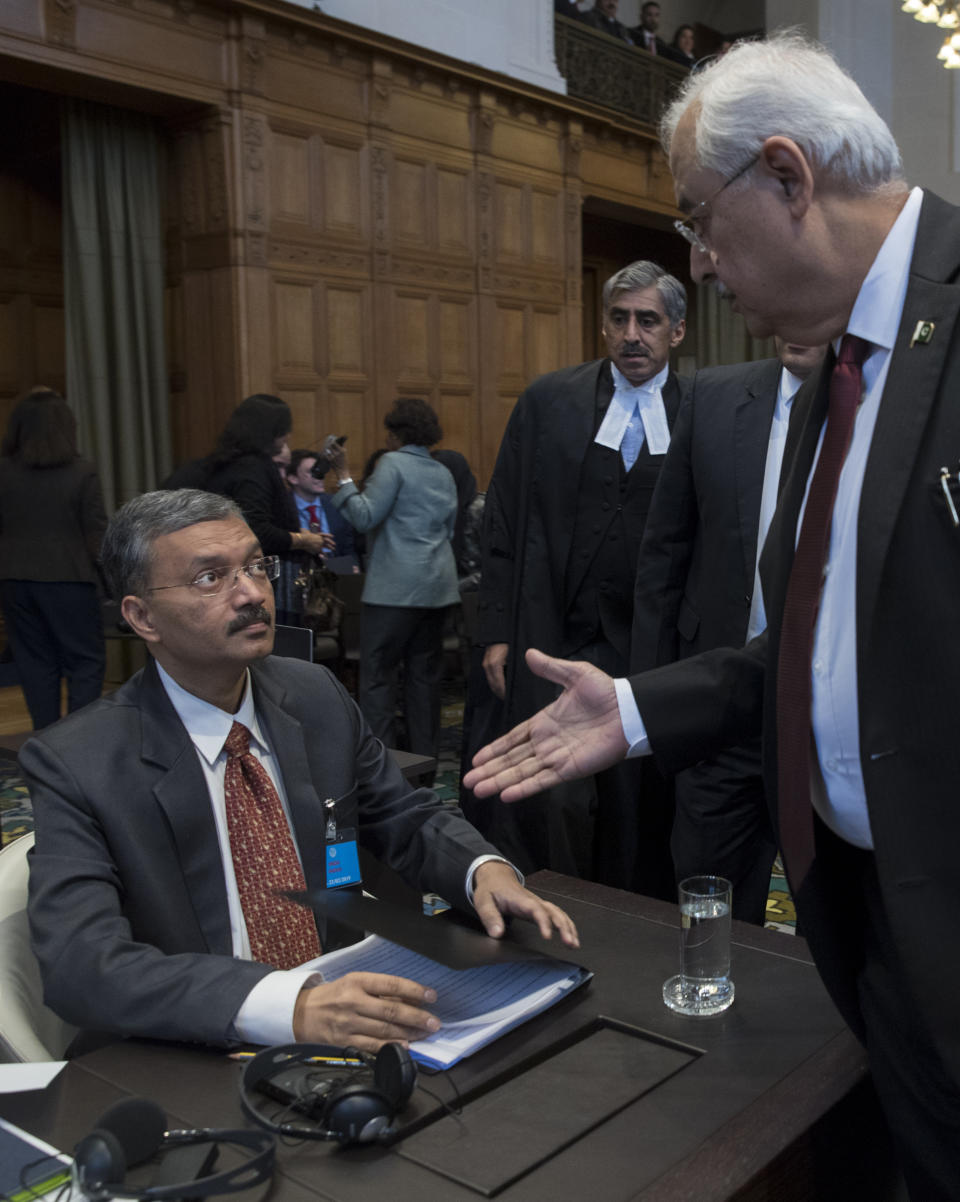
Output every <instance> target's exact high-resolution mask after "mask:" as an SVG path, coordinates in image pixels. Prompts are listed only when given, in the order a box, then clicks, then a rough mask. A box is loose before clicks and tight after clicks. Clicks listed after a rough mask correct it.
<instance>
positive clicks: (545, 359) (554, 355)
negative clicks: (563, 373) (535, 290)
mask: <svg viewBox="0 0 960 1202" xmlns="http://www.w3.org/2000/svg"><path fill="white" fill-rule="evenodd" d="M562 326H563V315H562V313H561V312H560V311H559V310H555V311H552V312H548V311H544V310H542V309H535V310H534V311H533V312H532V313H531V314H530V320H529V328H530V340H529V342H530V347H531V354H530V361H529V364H528V366H529V371H530V377H531V379H533V378H535V377H536V376H542V375H543V374H544V373H545V372H548V371H555V370H556V368H557V364H558V363H559V362H560V361H561V357H562V348H563V328H562Z"/></svg>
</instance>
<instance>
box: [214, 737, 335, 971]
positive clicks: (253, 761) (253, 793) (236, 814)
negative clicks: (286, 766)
mask: <svg viewBox="0 0 960 1202" xmlns="http://www.w3.org/2000/svg"><path fill="white" fill-rule="evenodd" d="M224 748H225V749H226V752H227V763H226V768H225V771H224V779H223V792H224V797H225V799H226V803H227V830H228V831H229V834H230V852H231V855H232V856H233V870H234V873H235V875H236V878H237V891H238V893H239V894H240V905H241V907H242V908H243V920H244V922H245V923H246V926H247V937H248V939H249V940H250V954H251V955H252V956H253V958H254V960H259V961H260V963H261V964H272V965H273V967H274V968H296V967H297V965H298V964H303V962H304V961H305V960H311V959H313V957H314V956H319V955H320V939H319V937H318V935H317V925H316V923H315V922H314V920H313V915H312V914H311V913H310V911H309V910H308V909H306V907H304V906H298V905H297V904H296V903H295V902H291V901H288V900H287V899H286V898H285V897H278V896H277V892H276V891H277V890H284V889H295V890H303V889H304V888H306V885H305V882H304V879H303V869H302V868H301V867H300V861H299V860H298V859H297V852H296V848H295V847H294V846H293V838H292V836H291V834H290V827H289V826H288V825H287V817H286V815H285V814H284V812H283V806H282V805H281V803H280V796H279V794H278V793H277V790H276V789H275V788H274V784H273V781H272V780H271V779H270V777H269V775H268V773H267V770H266V768H264V766H263V765H262V764H261V763H260V761H259V760H258V759H257V757H256V756H255V755H253V754H251V752H250V732H249V731H248V730H247V728H246V727H245V726H241V724H240V723H239V722H234V724H233V726H231V728H230V733H229V734H228V735H227V741H226V743H224Z"/></svg>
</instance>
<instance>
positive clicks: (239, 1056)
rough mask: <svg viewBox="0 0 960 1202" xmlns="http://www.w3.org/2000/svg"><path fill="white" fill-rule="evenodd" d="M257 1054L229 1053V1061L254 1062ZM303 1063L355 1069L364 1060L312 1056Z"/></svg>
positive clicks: (347, 1057)
mask: <svg viewBox="0 0 960 1202" xmlns="http://www.w3.org/2000/svg"><path fill="white" fill-rule="evenodd" d="M257 1054H258V1053H256V1052H228V1053H227V1059H228V1060H252V1059H253V1058H254V1056H256V1055H257ZM302 1063H304V1064H346V1065H350V1066H351V1067H353V1066H356V1067H361V1066H362V1065H363V1061H362V1060H358V1059H355V1058H354V1057H351V1056H310V1057H309V1058H308V1059H306V1060H304V1061H303V1062H302Z"/></svg>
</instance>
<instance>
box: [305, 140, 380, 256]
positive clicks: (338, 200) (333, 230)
mask: <svg viewBox="0 0 960 1202" xmlns="http://www.w3.org/2000/svg"><path fill="white" fill-rule="evenodd" d="M363 160H364V151H363V148H362V146H346V145H341V144H339V143H336V142H333V143H331V142H327V143H326V144H325V146H324V149H323V156H322V163H323V167H322V181H321V187H322V194H323V201H324V220H323V225H322V228H323V230H324V231H325V232H326V233H329V234H349V235H352V236H354V237H356V238H362V237H363V236H364V235H365V232H366V227H367V221H366V212H367V209H368V206H369V200H368V198H367V195H366V174H365V171H364V161H363ZM317 182H318V181H316V180H314V186H315V187H316V185H317Z"/></svg>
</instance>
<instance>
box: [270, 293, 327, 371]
mask: <svg viewBox="0 0 960 1202" xmlns="http://www.w3.org/2000/svg"><path fill="white" fill-rule="evenodd" d="M317 288H318V285H315V284H309V283H307V284H303V283H293V282H291V281H288V280H283V281H281V280H275V281H274V285H273V312H274V320H275V322H276V326H275V330H276V333H275V344H274V345H275V347H276V370H277V373H278V374H280V375H287V374H289V373H295V374H299V373H302V372H315V371H316V370H317V364H316V353H315V348H316V329H317V322H316V312H315V306H316V293H317Z"/></svg>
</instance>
